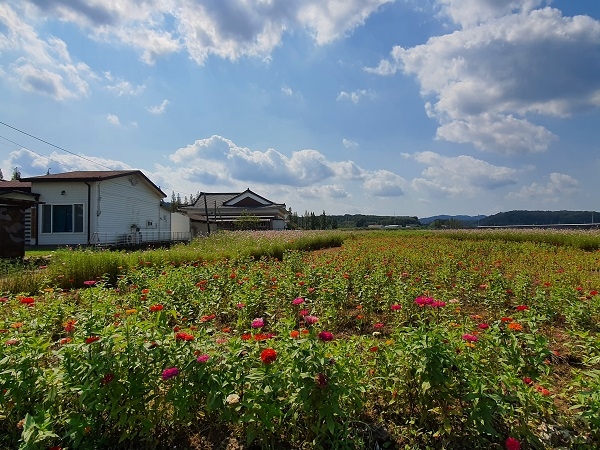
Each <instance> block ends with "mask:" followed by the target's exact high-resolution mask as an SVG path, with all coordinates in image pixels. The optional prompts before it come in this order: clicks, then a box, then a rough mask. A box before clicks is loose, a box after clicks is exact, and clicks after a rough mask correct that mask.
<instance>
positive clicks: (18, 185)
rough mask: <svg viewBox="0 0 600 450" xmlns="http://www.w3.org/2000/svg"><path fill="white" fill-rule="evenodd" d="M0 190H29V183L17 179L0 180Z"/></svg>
mask: <svg viewBox="0 0 600 450" xmlns="http://www.w3.org/2000/svg"><path fill="white" fill-rule="evenodd" d="M0 191H22V192H31V183H28V182H25V181H19V180H0Z"/></svg>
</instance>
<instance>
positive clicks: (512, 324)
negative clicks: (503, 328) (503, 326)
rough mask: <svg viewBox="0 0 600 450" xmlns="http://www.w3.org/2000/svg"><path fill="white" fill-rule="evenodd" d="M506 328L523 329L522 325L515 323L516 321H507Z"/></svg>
mask: <svg viewBox="0 0 600 450" xmlns="http://www.w3.org/2000/svg"><path fill="white" fill-rule="evenodd" d="M508 329H509V330H513V331H521V330H522V329H523V325H521V324H520V323H516V322H513V323H509V324H508Z"/></svg>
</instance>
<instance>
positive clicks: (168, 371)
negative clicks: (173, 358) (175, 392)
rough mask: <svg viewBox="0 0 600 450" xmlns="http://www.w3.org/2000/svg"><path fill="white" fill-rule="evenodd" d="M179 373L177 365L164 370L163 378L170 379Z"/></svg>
mask: <svg viewBox="0 0 600 450" xmlns="http://www.w3.org/2000/svg"><path fill="white" fill-rule="evenodd" d="M177 375H179V369H178V368H177V367H171V368H170V369H165V370H163V373H162V379H163V380H168V379H169V378H173V377H176V376H177Z"/></svg>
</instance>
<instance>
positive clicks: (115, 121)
mask: <svg viewBox="0 0 600 450" xmlns="http://www.w3.org/2000/svg"><path fill="white" fill-rule="evenodd" d="M106 121H107V122H108V123H110V124H111V125H114V126H116V127H120V126H121V121H120V120H119V116H116V115H114V114H108V115H107V116H106Z"/></svg>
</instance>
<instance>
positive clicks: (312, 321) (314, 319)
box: [304, 316, 319, 325]
mask: <svg viewBox="0 0 600 450" xmlns="http://www.w3.org/2000/svg"><path fill="white" fill-rule="evenodd" d="M318 321H319V318H318V317H316V316H304V322H306V324H307V325H314V324H315V323H317V322H318Z"/></svg>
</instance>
